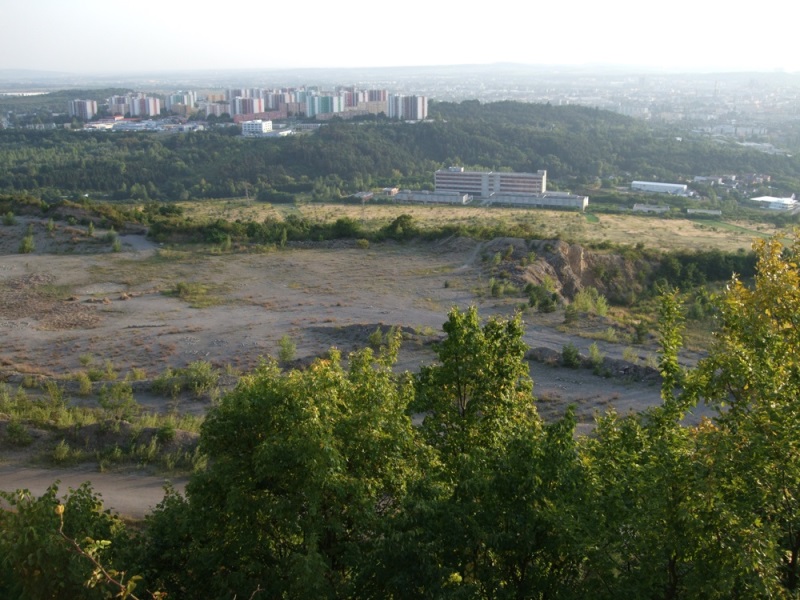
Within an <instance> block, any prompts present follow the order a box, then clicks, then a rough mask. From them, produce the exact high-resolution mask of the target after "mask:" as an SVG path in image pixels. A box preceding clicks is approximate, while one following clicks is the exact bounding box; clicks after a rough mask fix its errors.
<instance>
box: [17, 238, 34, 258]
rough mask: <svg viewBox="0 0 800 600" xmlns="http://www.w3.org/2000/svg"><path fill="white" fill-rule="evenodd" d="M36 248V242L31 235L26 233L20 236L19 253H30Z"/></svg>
mask: <svg viewBox="0 0 800 600" xmlns="http://www.w3.org/2000/svg"><path fill="white" fill-rule="evenodd" d="M34 250H36V244H35V243H34V241H33V236H32V235H26V236H25V237H24V238H22V241H21V242H20V243H19V253H20V254H30V253H31V252H33V251H34Z"/></svg>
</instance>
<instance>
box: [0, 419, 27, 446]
mask: <svg viewBox="0 0 800 600" xmlns="http://www.w3.org/2000/svg"><path fill="white" fill-rule="evenodd" d="M6 439H7V440H8V443H9V444H10V445H11V446H28V445H30V444H31V442H33V437H31V434H30V433H29V432H28V428H27V427H25V425H23V424H22V423H20V422H19V421H16V420H14V421H11V422H10V423H9V424H8V427H7V428H6Z"/></svg>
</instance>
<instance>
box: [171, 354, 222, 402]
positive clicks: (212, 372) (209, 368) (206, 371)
mask: <svg viewBox="0 0 800 600" xmlns="http://www.w3.org/2000/svg"><path fill="white" fill-rule="evenodd" d="M180 375H181V376H182V377H183V382H182V388H184V389H187V390H189V391H190V392H192V393H193V394H194V395H195V397H199V396H202V395H203V394H204V393H206V392H210V391H211V390H212V389H214V388H215V387H216V386H217V382H218V381H219V371H218V370H217V369H215V368H214V366H213V365H212V364H211V363H210V362H208V361H205V360H197V361H195V362H193V363H190V364H189V365H188V366H187V367H186V368H185V369H181V370H180Z"/></svg>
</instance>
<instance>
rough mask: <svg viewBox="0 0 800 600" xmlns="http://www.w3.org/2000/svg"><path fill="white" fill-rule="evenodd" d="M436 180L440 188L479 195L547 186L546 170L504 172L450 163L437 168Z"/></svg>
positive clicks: (535, 190)
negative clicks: (465, 168)
mask: <svg viewBox="0 0 800 600" xmlns="http://www.w3.org/2000/svg"><path fill="white" fill-rule="evenodd" d="M434 184H435V186H436V191H437V192H460V193H462V194H469V195H470V196H474V197H476V198H489V197H491V196H493V195H495V194H512V195H517V194H543V193H544V192H545V191H546V190H547V171H537V172H536V173H503V172H495V171H465V170H464V167H450V168H447V169H439V170H438V171H436V173H435V174H434Z"/></svg>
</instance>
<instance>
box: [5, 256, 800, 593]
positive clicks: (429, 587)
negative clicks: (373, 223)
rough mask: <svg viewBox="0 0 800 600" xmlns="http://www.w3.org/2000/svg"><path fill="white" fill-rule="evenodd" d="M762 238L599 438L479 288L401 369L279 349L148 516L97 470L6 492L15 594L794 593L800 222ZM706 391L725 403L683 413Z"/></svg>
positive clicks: (664, 350) (364, 358)
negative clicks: (684, 358) (538, 384)
mask: <svg viewBox="0 0 800 600" xmlns="http://www.w3.org/2000/svg"><path fill="white" fill-rule="evenodd" d="M756 250H757V255H758V269H757V275H756V278H755V283H754V285H753V287H751V288H748V287H746V286H744V285H743V284H742V283H741V282H740V281H738V280H737V279H735V278H734V280H733V281H732V282H731V284H730V285H729V287H728V289H727V291H726V292H725V293H724V294H723V295H722V296H721V297H720V299H719V304H718V309H719V315H720V318H719V327H718V330H717V336H716V338H715V340H716V341H715V343H714V346H713V348H712V350H711V351H710V353H709V355H708V357H707V358H705V359H703V360H701V361H700V363H699V364H698V365H697V366H696V367H694V368H692V369H690V370H688V371H684V370H683V369H682V368H681V367H680V366H679V364H678V362H677V353H678V350H679V348H680V346H681V338H682V334H681V332H682V327H683V325H682V323H683V318H682V311H681V306H680V304H679V302H678V300H677V295H676V294H675V293H674V292H670V291H665V292H664V294H663V295H662V297H661V303H660V319H659V337H660V345H661V352H660V363H659V369H660V371H661V375H662V379H663V384H662V388H661V389H662V398H663V404H662V405H661V406H659V407H657V408H654V409H651V410H649V411H647V412H645V413H643V414H628V415H625V416H623V415H619V414H615V413H613V412H611V413H608V414H605V415H600V416H598V420H597V424H596V428H595V431H594V433H593V434H592V435H589V436H576V435H575V419H574V416H573V414H572V412H571V411H570V410H568V411H567V412H566V414H564V415H563V416H562V417H561V418H560V419H558V420H556V421H553V422H550V423H545V422H544V421H543V420H542V419H541V418H540V417H539V415H538V413H537V402H536V399H535V397H534V395H533V383H534V382H533V381H531V379H530V375H529V369H528V365H527V364H526V362H525V359H524V355H525V352H526V347H525V345H524V343H523V342H522V333H523V331H522V324H521V321H520V319H519V317H513V318H510V319H504V318H497V317H493V318H490V319H488V320H487V321H485V322H482V321H481V319H480V318H479V315H478V314H477V311H476V310H475V309H474V308H472V309H467V310H465V311H460V310H458V309H453V310H452V311H451V312H450V314H449V316H448V319H447V321H446V322H445V324H444V326H443V329H444V332H445V334H446V336H445V338H444V339H443V341H441V342H440V343H439V345H438V346H437V347H436V352H437V355H438V362H437V363H435V364H434V365H431V366H428V367H426V368H424V369H423V370H422V371H421V372H420V373H418V374H416V375H411V374H400V375H398V374H396V373H394V372H393V369H392V365H393V364H394V361H395V358H396V355H397V349H398V344H399V339H400V338H399V336H397V335H392V334H390V335H388V336H387V338H386V340H385V344H384V346H383V347H382V349H381V350H380V351H378V352H377V353H374V352H373V351H372V350H371V349H365V350H362V351H359V352H356V353H354V354H352V355H351V356H349V357H348V359H347V361H346V363H345V362H343V360H342V357H341V356H340V355H339V354H338V353H337V352H335V351H331V353H330V355H329V356H328V357H327V358H325V359H320V360H317V361H316V362H315V363H314V364H313V365H311V366H310V367H309V368H308V369H305V370H288V371H283V370H281V369H280V368H278V366H277V365H276V364H274V363H271V362H265V363H264V364H262V366H260V367H259V368H258V369H257V370H256V371H254V372H253V373H251V374H249V375H247V376H245V377H243V378H242V380H241V381H240V383H239V385H238V386H237V388H236V389H235V390H234V391H232V392H230V393H229V394H227V395H226V396H225V397H223V398H222V400H221V401H220V403H219V405H218V406H216V407H214V408H213V409H212V410H211V411H210V413H209V415H208V417H207V419H206V420H205V422H204V424H203V426H202V431H201V439H200V447H201V449H202V450H203V452H205V453H206V455H207V456H208V468H207V469H205V470H203V471H199V472H197V473H196V474H194V475H193V476H192V479H191V481H190V483H189V485H188V487H187V490H186V495H185V496H183V495H180V494H177V493H175V492H174V491H169V492H168V493H167V495H166V497H165V499H164V501H163V502H162V503H161V504H160V505H159V506H158V507H157V508H156V509H155V510H154V511H153V512H152V513H151V514H150V515H149V516H148V517H147V519H146V520H145V521H144V522H143V523H139V524H137V525H136V526H132V525H130V524H126V523H125V522H124V521H122V520H121V519H120V518H118V517H117V516H115V515H113V514H110V513H108V512H106V511H104V510H103V507H102V503H101V501H100V499H99V498H98V497H97V496H96V495H95V494H94V493H93V491H92V490H91V488H90V487H89V486H88V485H87V486H83V487H81V488H79V489H78V490H73V491H71V492H69V493H67V494H63V493H60V492H59V491H58V489H57V488H56V487H55V486H53V487H51V488H50V490H48V492H47V493H45V494H44V495H43V496H41V497H38V498H36V497H32V496H31V495H30V494H28V493H26V492H24V491H19V492H16V493H3V494H2V498H3V499H4V501H5V502H6V503H8V504H10V505H11V506H12V507H13V508H14V509H15V510H14V511H11V512H0V595H2V596H3V597H7V598H12V597H13V598H77V597H80V598H109V597H112V596H115V597H139V598H145V597H163V593H167V594H168V597H174V598H192V599H193V598H228V599H230V598H253V597H259V596H262V597H265V598H459V599H463V598H476V599H477V598H487V599H488V598H494V599H500V598H540V599H544V598H561V599H569V598H575V599H578V598H589V597H591V598H599V599H603V598H608V599H612V598H614V599H616V598H653V599H656V598H662V599H665V600H667V599H678V598H698V599H700V598H702V599H709V598H748V599H750V598H796V597H797V595H798V590H799V589H800V587H799V585H798V584H799V583H800V582H798V576H799V575H800V536H799V535H798V531H800V516H799V515H800V504H799V502H800V498H798V494H797V490H798V487H800V460H798V456H797V454H798V452H800V450H799V449H800V433H799V432H800V423H798V414H800V413H798V411H797V407H796V406H795V402H796V401H797V397H798V393H800V379H799V375H798V374H800V368H799V366H800V365H799V364H798V357H797V352H796V349H797V347H798V344H800V338H799V337H798V336H799V335H800V333H799V332H800V327H798V326H797V325H798V324H797V318H798V317H797V316H798V314H800V269H798V266H797V265H798V260H800V242H797V241H795V242H794V244H793V245H792V246H791V247H789V248H785V247H784V246H783V245H782V244H781V243H780V242H779V241H778V240H766V241H762V242H760V243H759V244H758V245H757V247H756ZM698 403H707V404H709V405H710V406H711V407H712V408H713V409H714V411H715V416H714V417H713V418H712V419H705V420H703V421H701V422H700V423H699V424H697V425H692V426H688V425H684V424H682V419H683V417H684V415H685V414H686V412H687V411H689V410H691V409H692V408H693V407H694V406H696V405H697V404H698ZM414 413H416V414H418V415H419V414H421V415H425V416H424V420H423V422H422V424H421V425H419V426H413V425H412V421H411V415H412V414H414Z"/></svg>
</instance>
